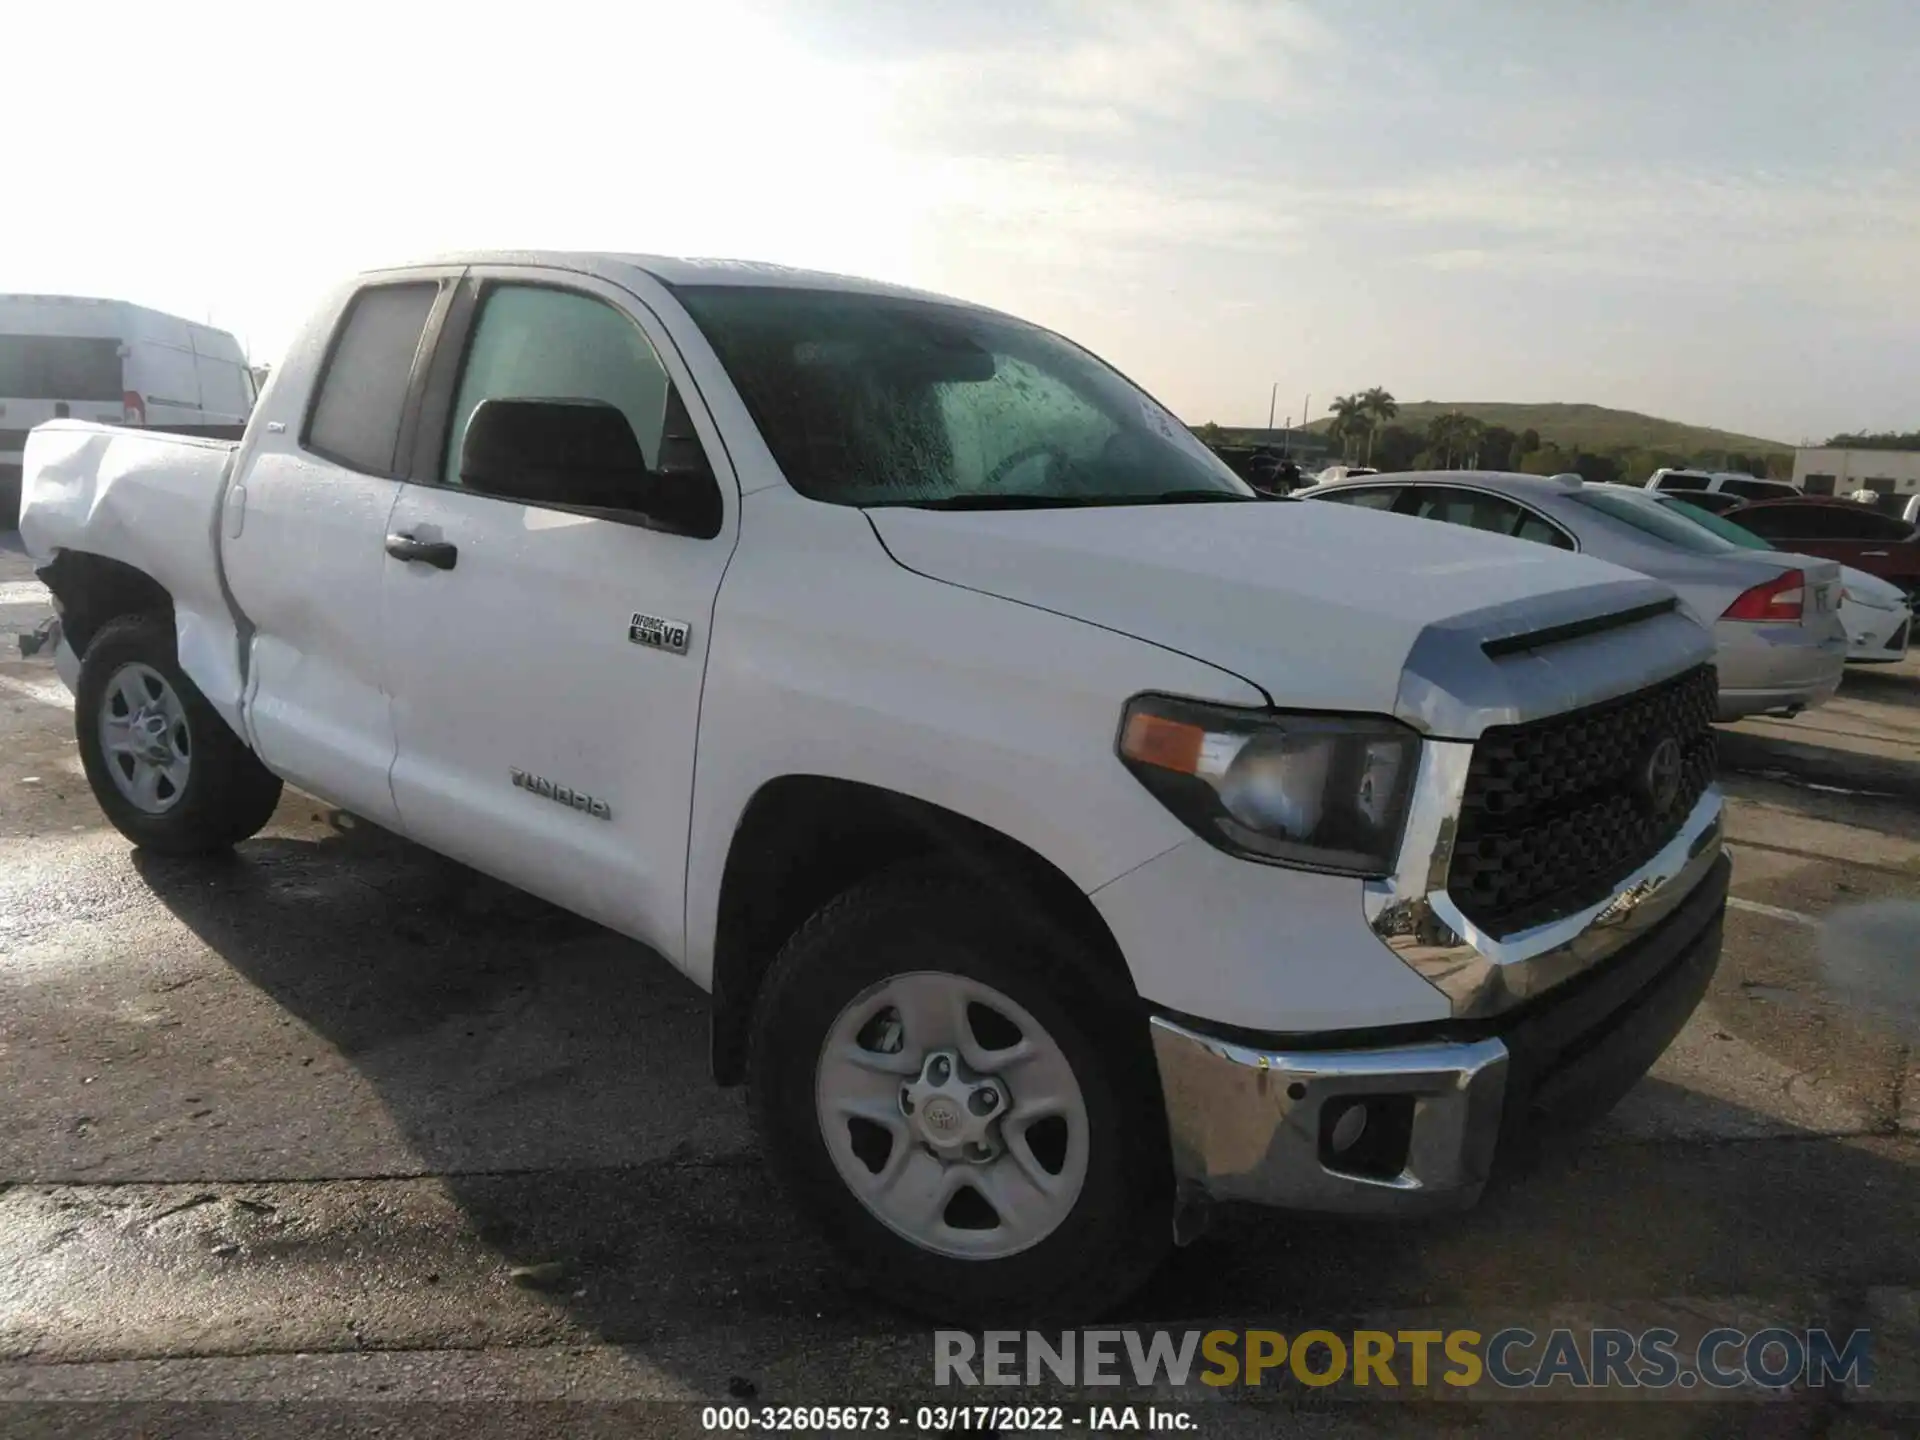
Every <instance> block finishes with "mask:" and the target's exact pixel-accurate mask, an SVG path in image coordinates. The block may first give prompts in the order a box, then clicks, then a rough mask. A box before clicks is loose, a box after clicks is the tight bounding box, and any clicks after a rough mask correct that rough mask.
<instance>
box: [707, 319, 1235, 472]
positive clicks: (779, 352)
mask: <svg viewBox="0 0 1920 1440" xmlns="http://www.w3.org/2000/svg"><path fill="white" fill-rule="evenodd" d="M676 293H677V294H678V295H679V297H680V300H681V302H682V303H683V304H684V305H685V306H686V307H687V310H688V312H689V313H690V314H691V315H692V316H693V318H694V320H695V321H696V322H697V323H698V324H699V326H700V328H701V330H702V331H703V332H704V333H705V335H706V337H707V339H708V341H709V342H710V343H711V344H712V346H713V348H714V351H715V353H716V354H717V355H718V356H719V357H720V363H721V364H722V365H724V366H725V367H726V370H727V374H728V375H729V376H730V377H731V378H732V380H733V383H734V385H735V386H736V387H737V388H738V390H739V391H740V396H741V399H742V400H744V401H745V402H746V406H747V409H748V411H749V412H751V414H752V415H753V419H754V422H755V424H757V425H758V426H759V427H760V433H761V435H762V436H763V437H764V438H765V440H766V442H767V448H768V449H769V450H771V451H772V452H773V458H774V459H775V460H776V461H778V462H779V465H780V468H781V469H782V470H783V471H784V472H785V473H786V476H787V479H788V480H789V481H790V482H791V483H792V484H793V486H794V488H795V489H797V490H799V491H800V492H801V493H802V494H803V495H808V496H810V497H812V498H813V499H816V500H825V501H829V502H831V503H833V504H837V505H924V506H932V507H939V508H953V509H960V508H967V509H973V508H979V509H999V508H1015V507H1021V506H1053V505H1124V504H1153V503H1169V502H1174V501H1186V500H1194V501H1202V500H1250V499H1253V498H1254V492H1253V490H1252V489H1251V488H1249V487H1248V486H1247V485H1246V484H1245V483H1244V482H1243V481H1241V480H1240V479H1238V478H1237V477H1236V476H1235V475H1234V473H1233V472H1232V471H1231V470H1229V469H1228V468H1227V467H1226V465H1225V464H1224V463H1222V462H1221V461H1220V460H1219V459H1218V458H1216V457H1215V456H1214V454H1213V453H1212V452H1211V451H1210V450H1208V449H1207V448H1206V446H1204V445H1202V444H1201V443H1200V442H1199V441H1198V440H1196V439H1195V438H1194V437H1193V435H1192V434H1191V433H1189V432H1188V430H1187V428H1186V427H1185V426H1184V425H1182V424H1181V423H1180V422H1179V420H1177V419H1176V418H1174V416H1172V415H1171V414H1169V413H1168V412H1167V411H1166V410H1165V409H1164V408H1162V407H1161V406H1160V405H1159V404H1158V403H1156V402H1155V401H1154V400H1153V399H1151V398H1150V397H1149V396H1147V395H1146V394H1144V393H1143V392H1142V391H1140V390H1138V389H1136V388H1135V387H1134V386H1133V385H1131V384H1129V383H1128V382H1127V381H1126V380H1125V379H1124V378H1122V377H1121V376H1120V375H1118V374H1117V373H1115V372H1114V371H1113V370H1111V369H1109V368H1108V367H1107V366H1106V365H1104V364H1102V363H1101V362H1100V361H1098V360H1096V359H1095V358H1094V357H1093V356H1091V355H1089V354H1088V353H1087V352H1086V351H1084V350H1082V349H1080V348H1079V347H1078V346H1075V345H1073V344H1071V343H1069V342H1068V341H1065V340H1063V339H1061V338H1060V337H1059V336H1057V335H1053V334H1051V333H1049V332H1047V331H1045V330H1042V329H1039V328H1038V327H1037V326H1033V325H1027V324H1024V323H1023V322H1021V321H1018V320H1012V319H1009V318H1007V317H1005V316H999V315H991V314H986V313H983V312H980V311H975V310H969V309H966V308H964V307H961V306H957V305H941V304H936V303H933V302H928V301H919V300H909V299H900V298H896V297H894V296H886V295H861V294H855V293H850V292H847V291H834V290H800V289H788V288H777V287H756V286H741V285H713V286H684V287H680V288H678V289H677V291H676Z"/></svg>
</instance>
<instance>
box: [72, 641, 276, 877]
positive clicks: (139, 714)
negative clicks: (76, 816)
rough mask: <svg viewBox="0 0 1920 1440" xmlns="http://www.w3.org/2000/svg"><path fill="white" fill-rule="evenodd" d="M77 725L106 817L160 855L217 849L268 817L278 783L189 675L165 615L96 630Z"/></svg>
mask: <svg viewBox="0 0 1920 1440" xmlns="http://www.w3.org/2000/svg"><path fill="white" fill-rule="evenodd" d="M73 710H74V730H75V735H76V738H77V739H78V740H79V743H80V762H81V764H82V765H83V766H85V768H86V772H87V783H88V784H89V785H91V786H92V788H93V794H94V798H95V799H96V800H98V801H99V802H100V808H101V809H102V810H103V811H105V812H106V816H107V819H109V820H110V821H112V822H113V826H114V828H115V829H116V830H118V831H119V832H120V833H121V834H122V835H124V836H126V837H127V838H128V839H129V840H131V841H133V842H134V844H136V845H139V846H142V847H144V848H146V849H148V850H152V851H154V852H156V853H157V854H161V855H204V854H208V853H211V852H214V851H219V850H224V849H227V848H229V847H230V846H232V845H235V844H237V843H239V842H240V841H242V840H244V839H246V838H247V837H248V836H249V835H252V834H253V833H254V832H255V831H257V830H258V829H259V828H260V827H261V826H262V825H265V824H266V823H267V819H268V817H270V816H271V815H272V814H273V810H274V806H275V805H277V804H278V803H279V801H280V780H279V778H278V777H277V776H275V775H273V774H272V773H271V772H270V771H268V770H267V768H266V767H265V766H264V765H262V764H261V763H260V761H259V759H258V758H257V757H256V756H255V755H254V753H253V752H252V751H251V750H249V749H248V748H247V747H246V746H245V745H244V744H243V743H242V742H241V740H240V737H239V736H237V735H235V734H234V733H233V731H232V730H231V729H230V728H229V727H228V725H227V723H226V721H224V720H222V719H221V718H220V716H219V715H218V714H217V713H216V712H215V711H214V708H213V706H211V705H210V704H208V703H207V698H206V696H204V695H202V694H201V693H200V691H199V689H198V688H197V687H196V686H195V685H194V683H193V681H191V680H189V679H188V678H187V675H186V672H185V671H183V670H182V669H181V668H180V662H179V660H178V659H177V658H176V657H175V654H174V641H173V626H172V624H171V623H170V622H169V621H168V620H167V619H165V618H164V617H160V616H154V615H128V616H123V617H121V618H120V619H117V620H113V621H110V622H108V623H107V624H105V625H103V626H101V627H100V630H99V633H98V634H96V635H95V636H94V637H93V639H92V640H91V641H90V642H89V643H88V645H87V653H86V655H85V656H84V657H83V658H82V659H81V661H80V683H79V685H78V687H77V690H76V693H75V695H74V707H73Z"/></svg>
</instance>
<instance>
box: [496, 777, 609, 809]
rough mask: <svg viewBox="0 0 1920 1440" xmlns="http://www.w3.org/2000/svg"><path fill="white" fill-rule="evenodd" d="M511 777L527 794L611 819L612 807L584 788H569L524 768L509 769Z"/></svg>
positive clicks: (515, 784) (516, 785) (518, 788)
mask: <svg viewBox="0 0 1920 1440" xmlns="http://www.w3.org/2000/svg"><path fill="white" fill-rule="evenodd" d="M507 773H508V774H509V775H511V776H512V777H513V784H514V788H515V789H517V790H525V791H526V792H527V793H528V794H529V795H538V796H540V797H541V798H542V799H545V800H551V801H553V802H554V803H555V804H556V805H565V806H566V807H567V808H568V809H570V810H579V811H581V812H583V813H585V814H588V815H591V816H592V817H593V818H594V819H596V820H611V819H612V818H613V809H612V807H611V806H609V805H608V804H607V802H606V801H604V800H596V799H595V798H594V797H593V796H591V795H589V794H587V793H586V792H585V791H584V790H569V789H568V788H567V787H566V786H565V785H556V784H554V783H553V781H551V780H549V779H547V778H546V777H545V776H544V775H534V774H531V773H530V772H528V771H525V770H518V769H509V770H508V771H507Z"/></svg>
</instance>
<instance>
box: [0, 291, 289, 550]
mask: <svg viewBox="0 0 1920 1440" xmlns="http://www.w3.org/2000/svg"><path fill="white" fill-rule="evenodd" d="M253 396H254V386H253V374H252V372H251V371H249V370H248V369H247V357H246V356H245V355H244V354H243V353H242V352H241V349H240V343H239V342H238V341H237V340H235V339H234V338H233V336H231V335H229V334H228V333H227V332H226V331H224V330H215V329H214V328H213V327H211V326H209V325H196V324H195V323H194V322H193V321H191V320H182V319H181V318H180V317H179V316H177V315H165V314H162V313H161V312H160V311H158V310H149V309H147V308H146V307H145V306H144V305H132V304H128V303H127V302H126V301H124V300H92V299H87V298H84V297H82V296H77V295H0V522H4V523H6V524H8V525H11V524H12V522H13V518H14V516H15V515H16V514H17V513H18V506H19V494H20V454H21V451H22V450H24V449H25V448H26V443H27V431H29V430H31V429H32V428H33V427H34V426H36V425H38V424H40V423H42V422H43V421H46V420H56V419H62V418H72V419H75V420H102V421H106V422H108V423H110V424H114V425H145V426H152V427H155V428H160V429H167V430H185V431H188V432H189V433H191V432H193V431H196V430H203V431H204V433H212V434H218V433H219V432H220V431H221V430H222V429H224V428H226V427H232V426H241V425H245V424H246V422H247V416H248V414H250V413H251V412H252V410H253Z"/></svg>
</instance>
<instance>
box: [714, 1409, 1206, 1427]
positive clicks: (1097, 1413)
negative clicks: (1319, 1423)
mask: <svg viewBox="0 0 1920 1440" xmlns="http://www.w3.org/2000/svg"><path fill="white" fill-rule="evenodd" d="M700 1422H701V1427H702V1428H703V1429H706V1430H717V1431H722V1432H734V1433H760V1434H797V1433H804V1432H809V1431H841V1430H874V1431H886V1430H893V1429H895V1428H899V1429H906V1428H907V1427H908V1425H909V1424H911V1425H912V1427H913V1428H914V1429H915V1430H917V1431H922V1432H925V1431H945V1432H952V1431H955V1430H966V1431H974V1432H978V1433H980V1434H1003V1433H1006V1432H1009V1431H1036V1432H1038V1431H1058V1432H1064V1431H1069V1430H1091V1431H1099V1432H1108V1431H1113V1430H1151V1431H1161V1432H1169V1433H1171V1432H1188V1431H1192V1430H1194V1429H1196V1428H1198V1427H1197V1426H1196V1425H1195V1423H1194V1418H1193V1416H1192V1415H1191V1414H1190V1413H1189V1412H1187V1411H1185V1410H1180V1409H1174V1408H1170V1407H1166V1406H1160V1405H1125V1404H1122V1405H1087V1406H1073V1407H1069V1406H1065V1405H921V1406H918V1407H916V1408H915V1409H914V1410H912V1411H908V1410H906V1409H905V1408H904V1407H903V1408H901V1409H899V1410H895V1409H894V1408H893V1407H891V1406H887V1405H758V1406H753V1405H709V1406H707V1407H705V1408H704V1409H703V1410H702V1411H701V1412H700Z"/></svg>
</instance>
